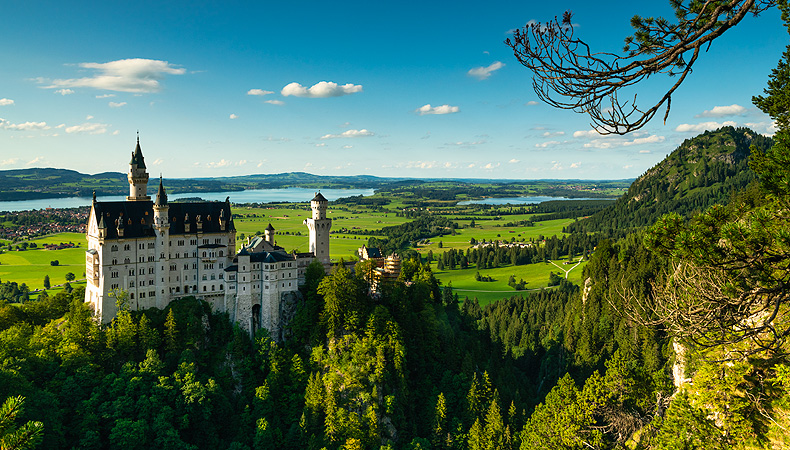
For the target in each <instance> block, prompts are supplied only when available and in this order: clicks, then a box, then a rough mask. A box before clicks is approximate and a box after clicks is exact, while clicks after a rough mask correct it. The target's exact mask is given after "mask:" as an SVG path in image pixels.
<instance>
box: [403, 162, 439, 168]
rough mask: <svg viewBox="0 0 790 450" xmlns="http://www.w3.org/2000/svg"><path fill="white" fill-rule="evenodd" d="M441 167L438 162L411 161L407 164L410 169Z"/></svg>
mask: <svg viewBox="0 0 790 450" xmlns="http://www.w3.org/2000/svg"><path fill="white" fill-rule="evenodd" d="M435 167H439V163H437V162H436V161H409V162H408V163H406V168H408V169H433V168H435Z"/></svg>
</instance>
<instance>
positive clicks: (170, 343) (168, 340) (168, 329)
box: [165, 308, 178, 352]
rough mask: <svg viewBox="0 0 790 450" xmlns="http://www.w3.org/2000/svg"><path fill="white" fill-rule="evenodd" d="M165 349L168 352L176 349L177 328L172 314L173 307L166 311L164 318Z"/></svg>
mask: <svg viewBox="0 0 790 450" xmlns="http://www.w3.org/2000/svg"><path fill="white" fill-rule="evenodd" d="M165 350H167V351H168V352H175V351H176V350H178V328H177V327H176V316H175V315H173V308H170V309H169V310H168V311H167V319H165Z"/></svg>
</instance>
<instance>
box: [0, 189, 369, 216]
mask: <svg viewBox="0 0 790 450" xmlns="http://www.w3.org/2000/svg"><path fill="white" fill-rule="evenodd" d="M148 193H149V195H151V200H155V198H156V191H153V192H151V191H150V190H149V192H148ZM315 193H316V190H315V189H305V188H285V189H248V190H246V191H231V192H183V193H180V194H168V195H167V198H168V200H170V201H173V200H176V199H179V198H185V197H200V198H202V199H203V200H208V201H217V200H219V201H224V200H225V197H230V201H231V202H232V203H270V202H309V201H310V200H312V199H313V197H314V196H315ZM321 194H322V195H323V196H324V197H326V199H327V200H330V201H332V200H337V199H338V198H341V197H350V196H353V195H365V196H367V195H373V189H321ZM96 200H98V201H100V202H117V201H124V200H126V196H123V195H108V196H100V197H96ZM90 204H91V198H90V197H64V198H45V199H38V200H20V201H17V202H0V211H29V210H34V209H46V208H77V207H80V206H89V205H90Z"/></svg>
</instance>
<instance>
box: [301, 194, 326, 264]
mask: <svg viewBox="0 0 790 450" xmlns="http://www.w3.org/2000/svg"><path fill="white" fill-rule="evenodd" d="M327 206H329V201H328V200H327V199H326V198H325V197H324V196H323V195H321V193H320V192H318V193H316V194H315V197H313V199H312V200H310V208H312V210H313V218H312V219H305V220H304V224H305V225H307V229H308V230H309V232H310V251H311V252H313V254H314V255H315V258H316V259H317V260H318V261H319V262H320V263H321V264H323V265H324V267H328V266H329V230H330V228H332V219H327V218H326V208H327Z"/></svg>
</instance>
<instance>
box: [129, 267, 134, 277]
mask: <svg viewBox="0 0 790 450" xmlns="http://www.w3.org/2000/svg"><path fill="white" fill-rule="evenodd" d="M129 276H130V277H133V276H134V269H132V270H130V271H129Z"/></svg>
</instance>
